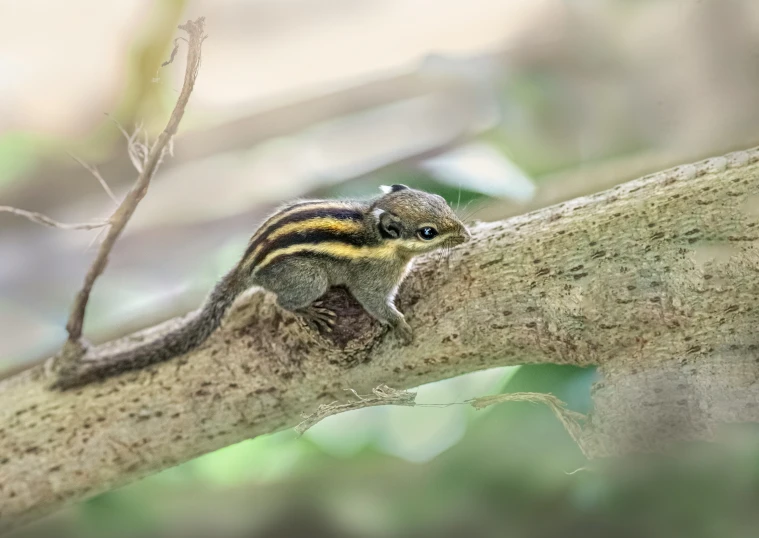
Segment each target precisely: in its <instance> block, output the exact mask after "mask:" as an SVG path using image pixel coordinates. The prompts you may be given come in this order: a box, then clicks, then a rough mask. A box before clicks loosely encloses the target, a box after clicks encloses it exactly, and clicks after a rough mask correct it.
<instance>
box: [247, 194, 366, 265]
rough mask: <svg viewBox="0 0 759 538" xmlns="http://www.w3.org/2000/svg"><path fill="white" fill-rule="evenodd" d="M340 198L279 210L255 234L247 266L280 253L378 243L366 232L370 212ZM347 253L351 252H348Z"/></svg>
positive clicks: (334, 250)
mask: <svg viewBox="0 0 759 538" xmlns="http://www.w3.org/2000/svg"><path fill="white" fill-rule="evenodd" d="M361 209H362V208H360V207H359V206H357V204H356V203H355V202H354V203H350V202H339V201H326V202H324V201H317V202H302V203H298V204H294V205H291V206H288V207H285V208H284V209H282V210H280V211H278V212H277V213H275V214H274V215H273V216H272V217H270V218H269V219H268V220H267V221H266V222H265V223H264V224H263V225H262V226H261V228H259V230H258V231H257V232H256V233H255V234H254V235H253V237H252V238H251V239H250V242H249V243H248V248H247V250H246V252H245V256H244V262H243V265H244V266H245V267H246V268H247V269H248V270H249V271H252V272H254V273H255V272H256V271H257V270H258V269H259V268H261V267H263V266H264V265H267V264H269V263H270V262H271V261H272V260H274V259H277V258H279V257H280V254H278V253H279V252H282V253H283V254H284V253H296V252H314V253H316V252H319V253H322V254H325V255H326V254H327V253H328V251H332V252H338V250H337V249H336V248H331V247H330V248H321V249H319V248H317V247H318V246H319V245H322V244H325V243H331V244H333V246H335V245H344V246H348V247H355V248H354V250H355V249H358V248H359V247H362V246H363V247H369V246H374V245H373V244H372V241H371V240H370V237H369V236H368V234H367V233H366V226H367V212H366V210H363V211H361ZM345 252H347V251H345Z"/></svg>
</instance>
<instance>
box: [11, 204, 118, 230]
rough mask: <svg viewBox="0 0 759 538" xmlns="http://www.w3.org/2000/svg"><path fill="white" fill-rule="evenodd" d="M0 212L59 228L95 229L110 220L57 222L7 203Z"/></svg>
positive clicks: (105, 224)
mask: <svg viewBox="0 0 759 538" xmlns="http://www.w3.org/2000/svg"><path fill="white" fill-rule="evenodd" d="M0 213H12V214H14V215H18V216H20V217H24V218H27V219H29V220H30V221H32V222H36V223H37V224H42V225H43V226H50V227H51V228H59V229H61V230H95V229H97V228H102V227H103V226H108V223H109V222H110V221H107V220H100V221H93V222H81V223H71V224H69V223H65V222H58V221H57V220H53V219H51V218H50V217H48V216H46V215H43V214H42V213H37V212H36V211H26V210H25V209H18V208H17V207H10V206H7V205H0Z"/></svg>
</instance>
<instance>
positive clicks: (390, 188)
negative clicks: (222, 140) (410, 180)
mask: <svg viewBox="0 0 759 538" xmlns="http://www.w3.org/2000/svg"><path fill="white" fill-rule="evenodd" d="M406 189H408V187H407V186H406V185H401V184H400V183H396V184H395V185H380V190H381V191H382V192H383V193H385V194H390V193H391V192H398V191H404V190H406Z"/></svg>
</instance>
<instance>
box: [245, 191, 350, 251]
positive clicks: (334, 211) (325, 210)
mask: <svg viewBox="0 0 759 538" xmlns="http://www.w3.org/2000/svg"><path fill="white" fill-rule="evenodd" d="M311 203H313V202H311ZM322 203H323V202H322ZM304 205H305V204H304ZM293 207H295V206H290V207H288V208H287V209H284V210H283V211H290V210H291V209H292V208H293ZM319 217H329V218H333V219H337V220H354V221H361V220H363V218H364V214H363V213H361V212H360V211H356V210H355V209H348V208H344V207H321V208H318V209H308V208H304V209H303V210H301V211H296V212H293V213H292V214H290V215H288V216H286V217H285V218H283V219H282V220H280V221H278V222H277V223H276V225H275V226H274V227H273V229H266V230H261V231H260V232H259V233H258V237H256V239H255V240H253V241H252V242H251V243H250V245H248V248H247V249H246V251H245V258H247V257H248V256H249V255H250V254H251V253H252V252H253V251H254V250H255V249H256V247H258V245H260V244H262V243H266V242H267V238H268V235H269V233H271V232H273V231H274V229H278V228H279V227H280V226H284V225H286V224H291V223H293V222H302V221H306V220H309V219H315V218H319ZM264 226H265V225H264ZM316 233H320V234H325V233H326V234H328V235H329V236H331V237H332V238H333V240H342V236H346V237H347V236H348V235H352V234H336V233H334V232H325V231H323V230H320V231H319V232H314V234H316ZM298 235H301V236H302V235H303V232H294V233H292V234H288V235H286V236H283V237H280V238H278V239H277V240H276V241H275V242H274V243H273V244H275V245H276V244H279V243H280V241H284V240H288V239H289V238H290V237H292V236H298ZM321 240H322V241H323V240H324V239H321ZM309 242H313V241H308V240H305V239H304V240H300V241H298V240H294V241H293V242H291V243H288V244H287V246H289V245H291V244H296V243H309ZM277 248H281V247H277ZM271 251H272V248H271V245H266V246H265V247H264V248H262V249H261V251H260V252H259V253H258V254H257V255H256V259H255V260H254V261H253V265H255V264H256V263H258V262H259V261H260V260H261V258H262V257H263V256H264V255H265V254H267V253H269V252H271Z"/></svg>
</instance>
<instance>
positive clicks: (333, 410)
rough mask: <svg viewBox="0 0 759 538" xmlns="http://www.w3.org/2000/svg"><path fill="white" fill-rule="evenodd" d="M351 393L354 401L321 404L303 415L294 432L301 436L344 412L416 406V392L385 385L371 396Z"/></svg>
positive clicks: (353, 391) (374, 390) (375, 390)
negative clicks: (367, 408)
mask: <svg viewBox="0 0 759 538" xmlns="http://www.w3.org/2000/svg"><path fill="white" fill-rule="evenodd" d="M351 392H352V393H353V395H354V396H355V397H356V400H355V401H353V402H348V403H344V404H341V403H337V402H332V403H329V404H322V405H320V406H319V407H318V408H317V410H316V411H315V412H314V413H312V414H310V415H304V417H303V421H302V422H301V423H300V424H298V425H297V426H296V427H295V431H296V432H298V434H299V435H303V434H304V433H305V432H306V431H307V430H308V429H309V428H311V427H312V426H313V425H314V424H316V423H317V422H319V421H321V420H323V419H325V418H327V417H331V416H332V415H337V414H340V413H344V412H346V411H353V410H355V409H363V408H364V407H376V406H378V405H404V406H409V407H413V406H415V405H416V392H410V391H407V390H397V389H393V388H390V387H388V386H387V385H380V386H379V387H377V388H374V389H372V393H373V396H359V394H358V393H357V392H356V391H355V390H351Z"/></svg>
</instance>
